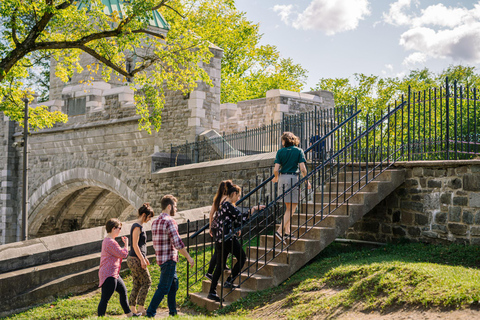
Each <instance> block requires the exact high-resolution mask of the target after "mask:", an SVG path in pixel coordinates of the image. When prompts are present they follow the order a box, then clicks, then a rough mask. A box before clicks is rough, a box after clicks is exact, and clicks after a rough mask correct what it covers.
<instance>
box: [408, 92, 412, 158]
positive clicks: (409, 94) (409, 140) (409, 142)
mask: <svg viewBox="0 0 480 320" xmlns="http://www.w3.org/2000/svg"><path fill="white" fill-rule="evenodd" d="M411 90H412V87H411V86H408V97H407V99H408V108H407V141H408V145H407V159H408V161H410V160H411V158H410V146H411V143H412V141H411V139H410V98H411V96H412V95H411Z"/></svg>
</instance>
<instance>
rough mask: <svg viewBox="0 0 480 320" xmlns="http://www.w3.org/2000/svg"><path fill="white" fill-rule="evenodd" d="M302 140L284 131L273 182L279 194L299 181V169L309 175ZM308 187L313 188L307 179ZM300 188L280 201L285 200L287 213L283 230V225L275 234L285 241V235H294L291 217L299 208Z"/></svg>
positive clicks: (276, 158)
mask: <svg viewBox="0 0 480 320" xmlns="http://www.w3.org/2000/svg"><path fill="white" fill-rule="evenodd" d="M299 143H300V140H299V139H298V137H297V136H295V135H294V134H293V133H291V132H284V133H283V134H282V146H283V148H281V149H280V150H278V151H277V155H276V157H275V168H274V169H273V173H274V175H275V177H274V179H273V182H274V183H275V182H278V194H279V195H280V194H282V193H283V191H284V190H285V191H286V190H289V189H290V188H291V187H292V186H293V185H295V184H296V183H297V182H298V173H297V172H298V169H299V168H300V171H301V172H302V175H303V176H304V177H305V176H306V175H307V167H306V166H305V162H307V160H305V154H304V153H303V150H302V149H300V148H299V147H298V144H299ZM307 188H308V189H311V188H312V186H311V185H310V182H309V181H307ZM298 194H299V188H298V187H296V188H294V189H293V190H292V191H291V192H288V193H287V194H286V195H285V197H284V199H280V200H279V201H281V202H285V214H284V216H283V230H282V226H280V227H279V228H278V230H277V231H275V236H276V237H277V238H279V239H280V240H281V241H283V236H284V235H285V236H288V237H292V236H293V235H292V234H290V218H291V217H292V214H293V213H294V212H295V210H296V209H297V205H298Z"/></svg>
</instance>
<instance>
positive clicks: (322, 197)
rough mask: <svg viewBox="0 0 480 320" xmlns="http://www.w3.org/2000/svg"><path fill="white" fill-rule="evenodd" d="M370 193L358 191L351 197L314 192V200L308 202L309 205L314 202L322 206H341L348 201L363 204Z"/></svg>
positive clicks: (330, 192) (345, 194)
mask: <svg viewBox="0 0 480 320" xmlns="http://www.w3.org/2000/svg"><path fill="white" fill-rule="evenodd" d="M370 193H371V192H363V191H359V192H357V193H355V194H354V195H351V194H349V193H342V192H339V193H337V192H336V191H335V192H334V191H324V192H315V198H314V199H312V200H310V201H309V203H310V204H313V203H314V202H315V203H316V204H319V205H321V204H322V203H323V205H327V204H329V203H333V204H336V203H338V204H341V203H343V202H345V201H347V200H348V202H349V203H357V204H363V203H364V201H365V196H366V195H369V194H370Z"/></svg>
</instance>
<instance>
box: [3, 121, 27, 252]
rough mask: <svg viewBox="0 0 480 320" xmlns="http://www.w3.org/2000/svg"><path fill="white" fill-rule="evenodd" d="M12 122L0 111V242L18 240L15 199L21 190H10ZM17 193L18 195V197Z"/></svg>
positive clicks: (14, 164) (12, 181)
mask: <svg viewBox="0 0 480 320" xmlns="http://www.w3.org/2000/svg"><path fill="white" fill-rule="evenodd" d="M13 133H14V123H13V122H12V121H9V120H8V118H6V117H4V115H3V113H1V112H0V141H2V143H0V244H2V243H7V242H13V241H18V240H19V236H20V235H17V229H18V228H19V225H18V223H21V221H17V215H16V214H15V212H16V211H17V210H16V202H15V201H16V200H17V198H20V199H21V194H22V193H21V192H20V193H18V192H12V191H13V190H14V189H15V186H16V179H15V176H16V173H17V166H18V163H17V159H16V157H15V150H14V147H13V146H12V144H13ZM17 195H20V196H19V197H18V196H17Z"/></svg>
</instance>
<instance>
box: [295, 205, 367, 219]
mask: <svg viewBox="0 0 480 320" xmlns="http://www.w3.org/2000/svg"><path fill="white" fill-rule="evenodd" d="M363 207H364V205H363V204H359V203H350V202H348V203H344V204H339V205H337V204H336V203H332V204H329V205H324V206H323V215H327V214H328V213H330V214H334V215H337V216H346V215H350V214H351V213H352V212H356V211H358V210H362V209H363ZM321 210H322V205H321V204H318V203H317V204H315V205H314V204H313V203H311V202H309V203H302V204H301V206H299V209H298V212H297V213H298V214H300V215H305V214H309V215H310V214H313V213H314V212H315V213H316V214H317V215H320V214H321V213H322V211H321Z"/></svg>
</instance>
